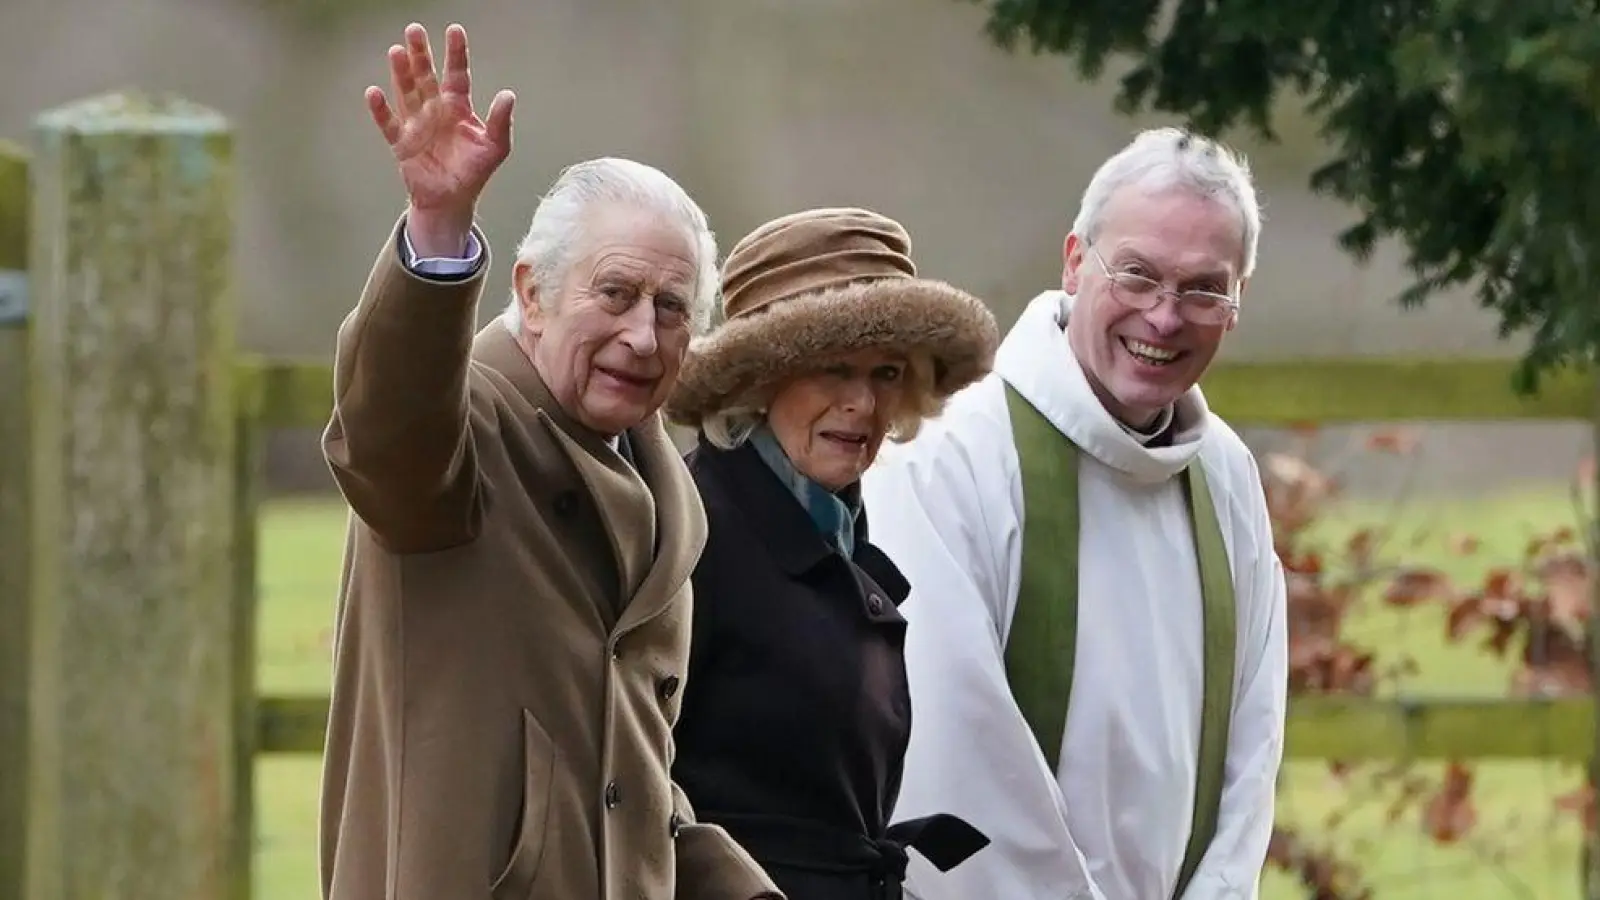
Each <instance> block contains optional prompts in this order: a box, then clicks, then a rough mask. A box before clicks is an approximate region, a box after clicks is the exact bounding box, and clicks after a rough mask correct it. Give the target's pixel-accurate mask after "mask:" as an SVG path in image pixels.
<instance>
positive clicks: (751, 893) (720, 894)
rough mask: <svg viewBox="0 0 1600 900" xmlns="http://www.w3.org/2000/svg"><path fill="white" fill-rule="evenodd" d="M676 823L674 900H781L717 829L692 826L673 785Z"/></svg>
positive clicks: (767, 878)
mask: <svg viewBox="0 0 1600 900" xmlns="http://www.w3.org/2000/svg"><path fill="white" fill-rule="evenodd" d="M672 795H673V803H674V805H675V807H676V808H677V810H678V817H679V819H680V825H679V831H678V839H677V849H678V879H677V885H676V888H675V891H674V893H673V896H674V897H675V898H677V900H785V898H784V896H783V894H782V893H780V892H779V891H778V887H777V885H775V884H773V883H772V878H771V877H770V876H768V875H767V873H766V870H764V869H762V868H761V864H760V863H758V862H756V861H755V859H754V858H752V857H751V856H750V854H749V853H748V852H746V851H745V849H744V848H743V847H741V846H739V844H738V842H736V841H735V840H734V839H733V838H732V837H731V836H730V835H729V834H728V832H726V831H724V830H723V829H722V828H721V827H720V826H717V825H710V824H706V823H703V822H696V821H695V818H694V808H693V807H692V806H690V805H689V798H688V797H687V796H686V795H685V794H684V793H683V789H682V788H680V787H678V786H677V785H676V784H674V785H673V786H672Z"/></svg>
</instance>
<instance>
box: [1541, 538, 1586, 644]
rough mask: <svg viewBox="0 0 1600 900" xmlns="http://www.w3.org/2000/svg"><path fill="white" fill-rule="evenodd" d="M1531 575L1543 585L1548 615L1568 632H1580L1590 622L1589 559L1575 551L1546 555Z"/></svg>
mask: <svg viewBox="0 0 1600 900" xmlns="http://www.w3.org/2000/svg"><path fill="white" fill-rule="evenodd" d="M1534 577H1535V578H1537V579H1538V580H1539V582H1540V583H1541V585H1542V586H1543V587H1544V592H1545V603H1546V604H1547V607H1548V610H1549V616H1550V618H1551V619H1552V620H1553V621H1554V622H1555V623H1556V624H1558V625H1560V626H1562V627H1564V628H1566V629H1568V630H1570V631H1574V632H1581V630H1582V628H1583V624H1584V623H1585V622H1587V621H1589V613H1590V602H1591V595H1592V593H1593V590H1594V580H1593V573H1592V572H1591V571H1590V566H1589V561H1588V560H1587V559H1585V558H1584V557H1583V556H1581V555H1579V554H1577V553H1574V552H1566V553H1560V554H1557V555H1548V556H1546V557H1545V558H1544V559H1542V560H1541V561H1540V562H1539V563H1538V565H1537V567H1536V568H1535V570H1534Z"/></svg>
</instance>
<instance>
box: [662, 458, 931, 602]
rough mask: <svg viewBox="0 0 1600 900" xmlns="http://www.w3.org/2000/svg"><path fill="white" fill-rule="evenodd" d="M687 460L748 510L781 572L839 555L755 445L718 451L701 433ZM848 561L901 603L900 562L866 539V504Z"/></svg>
mask: <svg viewBox="0 0 1600 900" xmlns="http://www.w3.org/2000/svg"><path fill="white" fill-rule="evenodd" d="M691 465H692V466H693V467H694V468H695V469H698V470H700V471H702V472H704V473H706V474H708V475H710V476H711V477H712V479H714V480H715V481H717V482H720V486H721V488H722V489H723V491H724V493H726V495H727V496H728V497H729V498H730V499H733V500H734V501H735V502H736V503H737V504H738V505H739V507H740V508H741V509H743V510H747V511H749V514H748V515H746V516H745V517H744V522H743V524H744V525H746V526H747V527H749V528H750V529H751V530H752V531H754V532H755V533H756V534H757V535H759V536H760V538H761V542H762V543H763V544H766V546H767V549H768V551H770V552H771V553H772V558H773V559H774V560H776V561H777V563H778V567H779V568H780V569H782V570H783V571H784V573H785V574H787V575H789V576H791V577H800V576H802V575H805V574H806V573H808V572H810V571H811V570H812V569H813V568H815V567H817V566H819V565H822V564H823V563H825V562H827V561H828V560H830V559H831V558H833V557H835V556H837V555H838V554H837V553H836V552H835V551H834V549H833V548H832V547H831V546H830V545H829V544H828V542H827V540H826V539H825V538H823V536H822V534H821V533H820V532H818V531H817V527H816V525H815V524H814V523H813V522H812V521H811V517H810V515H808V514H807V513H806V511H805V509H804V508H802V507H801V506H800V502H799V501H798V500H796V499H795V497H794V495H793V494H791V493H790V492H789V489H788V488H787V487H785V486H784V484H783V482H781V481H779V480H778V476H777V475H775V474H773V472H772V469H771V468H769V467H768V466H767V464H766V462H765V461H763V460H762V459H761V456H760V455H759V454H758V453H757V452H756V449H755V447H753V446H751V445H750V444H748V443H746V444H744V445H742V446H739V447H737V448H735V449H733V450H723V449H721V448H718V447H714V446H712V445H711V444H710V443H708V442H707V441H706V440H705V437H704V436H703V435H702V436H701V438H700V442H699V444H698V445H697V446H696V447H695V449H694V451H693V453H692V454H691ZM850 561H851V562H854V563H855V564H856V566H858V567H859V568H860V569H861V571H863V572H865V573H866V574H867V576H868V577H870V578H871V579H872V582H873V583H874V584H875V585H876V586H877V587H878V588H879V589H881V590H882V591H883V592H884V594H886V595H887V596H888V597H889V599H890V600H891V601H893V606H899V605H900V604H901V603H904V602H905V600H906V597H907V596H908V595H909V594H910V593H911V584H910V582H908V581H907V580H906V578H905V576H904V575H903V574H901V572H900V569H899V567H897V566H896V565H895V564H894V562H893V561H892V560H890V559H889V557H888V556H886V555H885V554H884V553H883V551H882V550H879V549H878V548H877V547H876V546H875V545H873V544H872V543H871V542H870V537H869V532H868V530H867V511H866V510H865V509H863V510H862V511H861V514H860V516H859V518H857V519H856V524H855V553H854V554H853V555H852V556H851V560H850ZM869 618H872V619H875V620H876V619H883V620H886V621H895V620H898V618H899V616H898V615H897V614H896V613H895V612H894V610H893V608H892V607H891V608H888V609H884V610H883V611H881V612H878V613H871V612H869Z"/></svg>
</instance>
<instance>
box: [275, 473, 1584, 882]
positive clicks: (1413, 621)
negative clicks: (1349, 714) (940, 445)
mask: <svg viewBox="0 0 1600 900" xmlns="http://www.w3.org/2000/svg"><path fill="white" fill-rule="evenodd" d="M1397 516H1398V519H1396V514H1395V513H1394V512H1393V511H1391V510H1389V509H1384V508H1376V507H1348V508H1345V509H1343V510H1341V511H1340V513H1339V515H1338V516H1337V518H1336V519H1335V520H1332V521H1330V522H1329V523H1327V525H1326V533H1327V534H1329V535H1336V534H1338V533H1341V532H1348V531H1351V530H1353V529H1355V528H1357V527H1360V526H1361V525H1363V524H1367V523H1370V522H1372V521H1375V520H1380V519H1381V520H1384V521H1399V522H1400V527H1399V528H1397V529H1396V531H1397V533H1401V534H1404V535H1407V536H1413V535H1414V536H1417V538H1416V540H1415V541H1408V543H1414V544H1415V546H1416V550H1415V551H1413V552H1412V553H1410V554H1408V555H1407V557H1406V559H1407V561H1408V562H1418V561H1426V562H1432V563H1437V564H1439V565H1441V566H1442V567H1443V568H1445V569H1446V570H1448V571H1449V572H1451V574H1452V575H1455V576H1457V577H1461V578H1476V577H1477V576H1479V575H1481V573H1482V571H1483V570H1484V569H1485V567H1486V566H1488V565H1490V564H1493V563H1496V562H1501V563H1503V562H1506V561H1513V560H1515V559H1517V558H1518V554H1520V552H1521V550H1522V548H1523V546H1524V545H1525V544H1526V542H1527V539H1528V538H1529V537H1530V536H1531V535H1532V534H1534V533H1535V532H1539V531H1545V530H1549V529H1551V528H1554V527H1557V526H1560V525H1563V524H1569V525H1570V524H1575V523H1576V516H1575V514H1574V511H1573V508H1572V504H1571V501H1570V500H1569V499H1568V498H1567V497H1566V496H1565V495H1563V494H1561V493H1559V492H1556V491H1549V492H1538V491H1525V492H1520V493H1515V494H1507V495H1504V496H1497V497H1493V498H1489V499H1485V500H1480V501H1476V502H1473V503H1449V504H1442V503H1435V504H1429V505H1426V506H1418V507H1414V508H1406V509H1402V510H1400V511H1399V512H1398V514H1397ZM343 529H344V513H343V510H342V508H341V507H339V506H337V505H333V504H330V503H328V502H326V501H301V500H297V501H278V502H274V503H271V504H269V505H268V506H267V508H266V509H265V510H264V512H263V527H262V547H261V573H262V582H263V584H262V588H263V591H262V598H263V599H262V609H261V618H260V641H261V644H260V665H261V690H262V691H263V693H273V694H279V693H323V692H325V691H326V690H327V683H328V659H329V634H330V626H331V624H332V620H333V604H334V597H335V592H336V590H337V585H338V578H339V557H340V552H341V550H342V547H343ZM1462 531H1471V532H1473V533H1474V534H1476V535H1477V537H1478V538H1479V539H1480V540H1481V542H1482V546H1481V549H1480V550H1479V551H1478V553H1477V554H1475V555H1473V556H1470V557H1462V556H1459V555H1456V554H1452V553H1450V552H1449V551H1448V550H1447V549H1446V546H1447V544H1448V542H1449V540H1450V538H1451V537H1452V536H1454V535H1455V534H1458V533H1460V532H1462ZM1441 625H1442V619H1441V617H1440V614H1439V613H1437V612H1435V611H1432V610H1423V611H1416V612H1412V613H1409V614H1398V613H1395V612H1393V611H1390V610H1387V609H1367V610H1363V611H1362V612H1361V613H1359V615H1358V618H1356V619H1355V620H1354V621H1353V622H1352V624H1351V632H1352V633H1354V634H1356V635H1359V637H1360V640H1361V641H1363V642H1365V643H1369V644H1371V645H1372V646H1374V647H1376V648H1381V649H1382V651H1383V653H1382V655H1383V656H1384V657H1385V658H1393V657H1394V656H1395V655H1397V654H1399V653H1400V652H1401V651H1404V652H1406V653H1409V654H1410V655H1412V656H1413V657H1415V658H1416V659H1417V660H1418V663H1419V666H1420V672H1419V674H1417V675H1416V676H1414V677H1412V678H1410V679H1409V680H1408V681H1407V682H1406V683H1405V685H1404V689H1405V690H1407V691H1409V692H1411V693H1435V694H1437V693H1452V694H1457V695H1459V694H1474V695H1478V694H1500V693H1503V692H1504V690H1505V685H1506V681H1507V676H1508V672H1507V670H1506V668H1505V667H1504V666H1503V665H1501V664H1498V663H1496V662H1495V661H1494V660H1492V659H1490V658H1488V657H1486V656H1484V655H1483V654H1481V653H1480V652H1478V651H1476V650H1474V649H1472V648H1470V647H1459V646H1452V645H1449V644H1447V643H1446V642H1445V641H1444V640H1443V637H1442V634H1443V629H1442V627H1441ZM1577 778H1578V776H1577V774H1576V773H1575V772H1573V771H1568V770H1564V769H1561V768H1558V767H1557V766H1554V765H1544V764H1537V763H1514V764H1513V763H1500V764H1493V765H1484V766H1480V767H1478V770H1477V788H1476V793H1475V795H1474V799H1475V802H1476V804H1477V810H1478V826H1477V829H1476V830H1475V831H1474V832H1473V833H1472V834H1471V835H1469V837H1468V838H1467V839H1466V840H1465V841H1463V842H1462V843H1461V844H1460V845H1458V846H1455V847H1452V848H1440V847H1439V846H1437V845H1435V844H1434V843H1433V842H1432V841H1431V840H1429V839H1428V838H1426V837H1425V836H1424V835H1423V834H1422V833H1421V830H1420V828H1419V827H1418V824H1417V816H1416V815H1415V813H1411V814H1408V815H1405V816H1402V817H1401V818H1400V819H1399V820H1398V821H1397V822H1394V823H1390V822H1388V821H1387V819H1386V816H1385V809H1384V807H1385V805H1386V804H1385V802H1384V800H1383V799H1381V798H1379V799H1371V798H1368V799H1365V800H1363V799H1361V797H1360V796H1359V795H1360V792H1361V790H1362V784H1363V782H1360V781H1358V782H1356V783H1355V787H1354V788H1348V787H1341V786H1339V784H1337V783H1336V782H1335V780H1334V779H1333V778H1332V777H1331V776H1330V775H1329V774H1328V770H1327V768H1326V767H1325V766H1322V765H1319V764H1313V763H1296V764H1293V765H1291V766H1289V767H1288V769H1287V771H1286V773H1285V777H1284V779H1283V789H1282V791H1281V793H1280V820H1281V821H1284V822H1286V823H1291V824H1305V825H1307V826H1308V830H1307V833H1308V834H1310V835H1313V836H1316V837H1319V838H1321V839H1324V840H1327V841H1330V842H1331V843H1332V845H1333V846H1336V847H1338V848H1339V849H1341V850H1342V851H1343V852H1344V853H1346V854H1348V855H1354V856H1355V857H1356V858H1357V859H1358V860H1359V861H1360V862H1361V863H1362V866H1363V871H1364V872H1365V873H1366V875H1367V876H1368V878H1369V879H1370V880H1371V882H1372V883H1373V885H1374V886H1375V887H1376V888H1377V893H1376V897H1377V898H1378V900H1441V898H1449V900H1491V898H1493V900H1507V898H1518V900H1520V898H1529V900H1533V898H1537V900H1561V898H1567V897H1576V896H1577V888H1576V885H1577V881H1576V873H1577V865H1578V863H1577V860H1578V830H1577V828H1576V826H1575V824H1574V823H1573V822H1572V820H1571V819H1569V818H1566V817H1563V816H1558V815H1557V814H1556V813H1555V812H1554V810H1553V808H1552V802H1551V801H1552V798H1553V797H1554V796H1555V795H1556V794H1558V793H1563V792H1565V791H1567V790H1570V789H1571V788H1572V787H1574V786H1575V785H1576V784H1577ZM317 779H318V761H317V759H316V758H315V757H266V758H263V759H262V761H261V762H260V764H259V766H258V768H257V782H256V795H257V807H258V815H259V819H258V825H257V846H258V854H257V860H256V867H257V868H256V879H257V885H258V887H257V893H256V897H257V898H258V900H308V898H312V897H315V896H317V870H316V808H317ZM1347 809H1348V810H1349V811H1348V814H1345V815H1342V817H1341V818H1342V820H1341V821H1339V822H1337V823H1335V824H1334V826H1333V827H1332V828H1331V829H1330V827H1329V823H1328V822H1327V821H1326V820H1327V819H1328V818H1329V816H1330V815H1331V814H1333V813H1335V812H1336V811H1345V810H1347ZM1306 896H1307V895H1306V894H1305V893H1304V892H1303V891H1301V890H1299V889H1297V888H1295V887H1294V886H1293V885H1292V884H1291V883H1290V882H1289V881H1288V880H1287V879H1286V878H1284V877H1282V876H1278V875H1276V874H1271V875H1269V876H1268V878H1267V881H1266V884H1265V890H1264V897H1265V898H1266V900H1299V898H1302V897H1306Z"/></svg>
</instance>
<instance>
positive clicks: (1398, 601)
mask: <svg viewBox="0 0 1600 900" xmlns="http://www.w3.org/2000/svg"><path fill="white" fill-rule="evenodd" d="M1449 595H1450V579H1449V577H1448V576H1447V575H1445V574H1444V573H1443V572H1441V571H1439V570H1438V569H1433V568H1428V567H1425V566H1416V567H1411V568H1406V569H1402V570H1401V571H1400V574H1398V575H1396V576H1395V577H1394V580H1392V581H1390V582H1389V587H1388V589H1387V590H1386V591H1384V594H1383V602H1385V603H1387V604H1388V605H1390V606H1396V607H1400V608H1410V607H1413V606H1420V605H1421V604H1423V603H1426V602H1428V601H1430V600H1444V599H1447V598H1448V597H1449Z"/></svg>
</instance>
